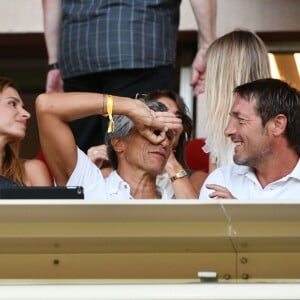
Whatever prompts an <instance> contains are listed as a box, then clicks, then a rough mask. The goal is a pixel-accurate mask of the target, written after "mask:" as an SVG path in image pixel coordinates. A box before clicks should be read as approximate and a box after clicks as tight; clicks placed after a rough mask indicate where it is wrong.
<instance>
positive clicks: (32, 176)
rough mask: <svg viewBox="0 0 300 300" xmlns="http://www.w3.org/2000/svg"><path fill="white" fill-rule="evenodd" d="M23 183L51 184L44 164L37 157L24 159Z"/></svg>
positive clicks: (29, 184) (33, 184) (35, 184)
mask: <svg viewBox="0 0 300 300" xmlns="http://www.w3.org/2000/svg"><path fill="white" fill-rule="evenodd" d="M24 168H25V183H26V185H27V186H46V185H53V184H52V179H51V177H50V174H49V171H48V168H47V166H46V164H45V163H44V162H43V161H41V160H39V159H28V160H24Z"/></svg>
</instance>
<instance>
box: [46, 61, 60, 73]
mask: <svg viewBox="0 0 300 300" xmlns="http://www.w3.org/2000/svg"><path fill="white" fill-rule="evenodd" d="M57 69H59V63H58V62H56V63H53V64H50V65H48V71H51V70H57Z"/></svg>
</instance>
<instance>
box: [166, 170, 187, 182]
mask: <svg viewBox="0 0 300 300" xmlns="http://www.w3.org/2000/svg"><path fill="white" fill-rule="evenodd" d="M187 175H188V174H187V172H186V171H185V170H184V169H182V170H180V171H179V172H178V173H176V174H175V175H174V176H172V177H170V180H171V182H173V181H175V180H177V179H179V178H182V177H185V176H187Z"/></svg>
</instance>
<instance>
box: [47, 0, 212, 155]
mask: <svg viewBox="0 0 300 300" xmlns="http://www.w3.org/2000/svg"><path fill="white" fill-rule="evenodd" d="M190 2H191V5H192V8H193V11H194V14H195V17H196V20H197V24H198V28H199V30H198V52H197V55H196V57H195V60H194V63H193V75H192V85H193V86H194V88H195V94H198V93H200V92H202V91H203V80H204V72H205V62H204V56H205V53H206V49H207V48H208V46H209V45H210V44H211V42H212V41H213V40H214V39H215V31H216V28H215V27H216V2H215V0H190ZM180 3H181V0H147V1H146V0H145V1H136V0H118V1H116V0H115V1H112V0H102V1H99V0H89V1H78V0H76V1H75V0H43V12H44V28H45V40H46V45H47V50H48V63H49V72H48V75H47V84H46V91H47V92H53V91H54V92H55V91H62V90H64V91H75V92H76V91H78V92H79V91H81V92H99V93H106V94H113V95H119V96H126V97H132V98H133V97H134V96H135V94H136V93H138V92H139V93H148V92H149V91H152V90H157V89H166V88H172V79H173V70H174V64H175V59H176V42H177V30H178V25H179V8H180ZM70 125H71V128H72V131H73V134H74V136H75V139H76V142H77V144H78V146H79V147H80V148H81V149H82V150H83V151H85V152H86V151H87V149H88V148H89V147H91V146H93V145H98V144H102V143H103V142H104V136H105V131H106V128H107V120H106V118H104V117H101V116H99V117H98V116H97V117H89V118H87V119H80V120H77V121H75V122H72V123H71V124H70Z"/></svg>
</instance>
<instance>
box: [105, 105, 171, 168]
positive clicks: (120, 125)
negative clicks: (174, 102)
mask: <svg viewBox="0 0 300 300" xmlns="http://www.w3.org/2000/svg"><path fill="white" fill-rule="evenodd" d="M140 101H141V100H140ZM142 102H144V101H142ZM144 103H145V104H146V105H147V106H148V107H149V108H150V109H152V110H154V111H168V108H167V107H166V106H165V105H164V104H163V103H160V102H158V101H147V102H144ZM113 119H114V123H115V128H114V132H112V133H108V134H107V135H106V145H107V154H108V157H109V159H110V162H111V164H112V167H113V168H114V169H115V170H116V169H117V168H118V156H117V153H116V152H115V150H114V148H113V146H112V143H111V141H112V139H113V138H126V137H127V136H128V135H129V133H130V130H131V129H132V128H133V127H134V124H133V122H132V121H131V120H130V119H129V118H128V117H127V116H124V115H114V116H113Z"/></svg>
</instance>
